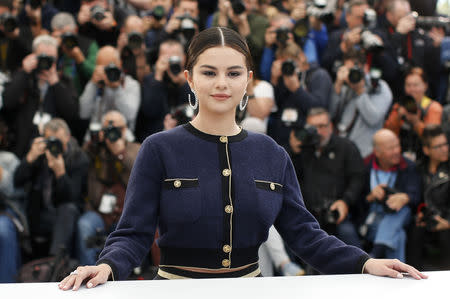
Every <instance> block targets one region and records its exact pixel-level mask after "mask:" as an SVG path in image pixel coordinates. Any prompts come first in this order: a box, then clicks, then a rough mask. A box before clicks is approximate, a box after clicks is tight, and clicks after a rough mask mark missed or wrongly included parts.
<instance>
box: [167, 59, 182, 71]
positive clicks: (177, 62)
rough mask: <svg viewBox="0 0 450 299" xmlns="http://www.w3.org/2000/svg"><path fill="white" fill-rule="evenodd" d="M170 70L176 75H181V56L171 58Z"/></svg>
mask: <svg viewBox="0 0 450 299" xmlns="http://www.w3.org/2000/svg"><path fill="white" fill-rule="evenodd" d="M169 70H170V72H171V73H172V74H174V75H178V74H179V73H181V58H180V57H179V56H170V57H169Z"/></svg>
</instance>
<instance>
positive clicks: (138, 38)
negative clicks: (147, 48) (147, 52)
mask: <svg viewBox="0 0 450 299" xmlns="http://www.w3.org/2000/svg"><path fill="white" fill-rule="evenodd" d="M143 43H144V37H143V36H142V34H141V33H139V32H136V31H133V32H130V33H128V47H129V48H130V49H131V50H135V49H140V48H141V47H142V44H143Z"/></svg>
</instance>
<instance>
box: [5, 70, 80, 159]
mask: <svg viewBox="0 0 450 299" xmlns="http://www.w3.org/2000/svg"><path fill="white" fill-rule="evenodd" d="M35 78H36V77H35V76H34V75H33V74H27V73H26V72H24V71H22V70H19V71H17V72H16V73H15V74H14V75H13V77H12V80H11V82H10V83H9V84H8V85H6V87H5V90H4V92H3V108H2V110H3V111H2V113H3V115H4V116H5V119H6V121H7V123H8V127H9V130H10V131H11V133H12V134H13V140H11V143H12V148H11V151H12V152H14V153H15V154H16V155H17V156H18V157H19V158H23V156H24V155H25V154H26V151H27V150H28V147H29V145H30V142H31V140H32V139H33V138H34V137H36V136H37V135H38V130H37V127H36V126H35V125H34V124H33V117H34V115H35V113H36V112H37V111H39V109H40V108H42V111H43V112H45V113H48V114H50V115H51V116H52V117H60V118H62V119H64V120H65V121H66V122H67V123H68V124H69V126H71V124H72V123H73V122H74V121H75V120H76V119H77V118H78V115H79V113H78V110H79V107H78V99H77V92H76V91H75V88H74V87H73V85H72V83H71V81H70V79H68V78H66V77H64V76H60V80H59V82H58V83H56V84H55V85H52V86H49V88H48V91H47V94H46V95H45V98H44V101H43V103H42V107H40V106H41V105H40V103H39V102H40V100H39V99H40V92H39V88H38V87H37V80H36V79H35Z"/></svg>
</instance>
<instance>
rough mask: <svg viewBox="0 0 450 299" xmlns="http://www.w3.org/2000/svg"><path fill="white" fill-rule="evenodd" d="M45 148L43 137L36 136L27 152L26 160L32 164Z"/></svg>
mask: <svg viewBox="0 0 450 299" xmlns="http://www.w3.org/2000/svg"><path fill="white" fill-rule="evenodd" d="M46 149H47V144H46V143H45V138H44V137H37V138H35V139H34V140H33V143H32V144H31V148H30V150H29V151H28V153H27V156H26V160H27V162H28V163H29V164H32V163H33V162H34V161H36V159H37V158H39V157H40V156H41V155H43V154H44V153H45V150H46Z"/></svg>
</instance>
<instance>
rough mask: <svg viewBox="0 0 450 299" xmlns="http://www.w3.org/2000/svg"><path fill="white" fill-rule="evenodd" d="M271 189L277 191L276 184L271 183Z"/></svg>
mask: <svg viewBox="0 0 450 299" xmlns="http://www.w3.org/2000/svg"><path fill="white" fill-rule="evenodd" d="M270 189H271V190H272V191H273V190H275V184H274V183H270Z"/></svg>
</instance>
